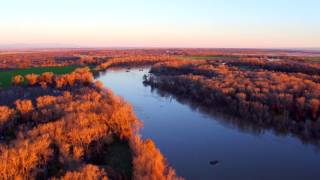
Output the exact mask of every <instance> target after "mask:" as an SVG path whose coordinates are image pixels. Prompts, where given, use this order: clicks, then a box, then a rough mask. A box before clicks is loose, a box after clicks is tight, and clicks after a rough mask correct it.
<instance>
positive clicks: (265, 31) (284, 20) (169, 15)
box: [0, 0, 320, 48]
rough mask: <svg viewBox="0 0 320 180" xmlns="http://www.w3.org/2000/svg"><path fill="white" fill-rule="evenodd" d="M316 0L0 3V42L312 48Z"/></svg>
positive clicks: (319, 14) (318, 16) (318, 31)
mask: <svg viewBox="0 0 320 180" xmlns="http://www.w3.org/2000/svg"><path fill="white" fill-rule="evenodd" d="M319 8H320V1H319V0H2V1H0V23H1V25H0V45H2V46H3V45H12V44H17V45H18V44H38V45H41V44H56V45H68V46H81V47H199V48H319V47H320V10H319Z"/></svg>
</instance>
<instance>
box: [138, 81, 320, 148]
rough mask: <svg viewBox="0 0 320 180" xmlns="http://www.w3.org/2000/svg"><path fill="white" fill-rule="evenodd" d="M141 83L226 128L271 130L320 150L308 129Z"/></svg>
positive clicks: (255, 131)
mask: <svg viewBox="0 0 320 180" xmlns="http://www.w3.org/2000/svg"><path fill="white" fill-rule="evenodd" d="M143 85H144V86H146V87H148V86H150V88H151V92H153V93H156V94H157V95H159V96H160V97H163V98H166V99H168V100H169V101H171V100H172V99H175V100H176V101H178V102H179V103H181V104H184V105H187V106H189V107H190V109H191V110H192V111H196V112H199V113H201V114H205V115H207V116H209V117H210V118H211V119H214V120H215V121H218V122H219V123H221V124H222V125H224V126H226V127H228V128H233V129H234V128H236V129H238V130H239V131H241V132H246V133H251V134H253V135H261V134H263V133H265V132H267V131H270V130H271V131H272V133H273V134H275V135H277V136H288V135H289V136H293V137H295V138H298V139H299V140H301V142H302V143H304V144H311V145H313V146H314V147H315V149H316V150H317V151H319V152H320V139H319V138H318V137H317V136H313V132H308V130H304V131H303V130H302V131H296V129H297V127H285V126H281V127H279V126H275V125H273V124H269V123H261V122H260V123H257V122H255V121H252V120H250V119H247V118H238V117H235V116H234V115H229V114H227V113H226V110H225V109H223V107H222V108H214V107H210V106H206V105H203V104H202V103H200V102H197V101H196V100H193V99H192V98H190V97H188V96H186V95H179V94H177V93H174V92H170V91H169V90H165V89H161V88H159V87H154V86H152V85H149V84H146V83H143ZM298 128H299V127H298Z"/></svg>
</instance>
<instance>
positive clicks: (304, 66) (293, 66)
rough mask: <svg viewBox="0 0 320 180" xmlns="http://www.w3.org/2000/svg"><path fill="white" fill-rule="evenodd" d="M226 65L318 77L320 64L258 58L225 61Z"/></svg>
mask: <svg viewBox="0 0 320 180" xmlns="http://www.w3.org/2000/svg"><path fill="white" fill-rule="evenodd" d="M226 64H227V65H230V66H237V67H245V68H249V69H265V70H270V71H279V72H288V73H304V74H309V75H320V64H318V63H311V62H307V61H284V60H277V61H272V59H271V60H265V59H258V58H242V59H241V60H240V61H234V60H232V61H227V62H226Z"/></svg>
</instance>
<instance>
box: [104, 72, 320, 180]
mask: <svg viewBox="0 0 320 180" xmlns="http://www.w3.org/2000/svg"><path fill="white" fill-rule="evenodd" d="M148 71H149V69H148V68H143V69H135V68H134V69H130V70H126V69H110V70H108V71H107V72H105V73H102V74H101V75H100V76H99V77H98V80H100V81H102V82H103V83H104V85H105V86H106V87H108V88H110V89H112V90H113V92H114V93H115V94H117V95H119V96H122V97H123V98H124V99H125V100H126V101H128V102H129V103H131V104H132V105H133V107H134V110H135V113H136V114H137V116H138V118H139V119H141V120H142V121H143V123H144V125H143V128H142V130H141V134H142V137H143V138H151V139H152V140H153V141H154V142H155V143H156V145H157V147H158V148H159V149H160V150H161V152H162V153H163V154H164V155H165V157H166V158H167V160H168V162H169V163H170V164H171V165H172V166H173V167H174V168H175V169H176V172H177V174H178V175H180V176H183V177H185V178H186V179H196V180H198V179H199V180H206V179H208V180H209V179H218V180H220V179H222V180H223V179H245V180H250V179H259V180H261V179H268V180H269V179H272V180H275V179H281V180H283V179H290V180H291V179H303V180H307V179H314V180H316V179H319V178H320V150H319V148H316V147H315V145H308V144H303V143H302V142H301V141H300V140H299V139H298V138H295V137H292V136H290V135H286V136H285V135H277V133H274V132H272V131H269V130H264V129H261V128H259V127H254V126H253V127H252V126H246V125H243V124H241V123H235V122H234V121H230V120H227V118H224V117H223V116H221V115H214V114H211V113H208V112H206V111H204V110H201V109H199V108H197V106H196V105H192V104H191V103H189V102H187V101H184V100H181V99H179V100H178V99H177V98H175V97H172V96H169V95H168V94H165V93H162V92H159V91H156V90H152V89H151V88H150V87H149V86H144V85H143V83H142V78H143V75H144V74H147V73H148ZM210 162H211V164H210ZM213 162H214V163H213Z"/></svg>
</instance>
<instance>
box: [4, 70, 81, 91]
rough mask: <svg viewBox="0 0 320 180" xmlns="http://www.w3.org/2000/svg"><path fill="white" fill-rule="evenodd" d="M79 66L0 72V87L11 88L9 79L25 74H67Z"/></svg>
mask: <svg viewBox="0 0 320 180" xmlns="http://www.w3.org/2000/svg"><path fill="white" fill-rule="evenodd" d="M78 67H79V66H76V65H72V66H63V67H34V68H27V69H14V70H0V87H9V86H11V79H12V77H13V76H15V75H22V76H24V75H26V74H31V73H35V74H42V73H44V72H53V73H55V74H67V73H69V72H72V71H73V70H75V69H76V68H78Z"/></svg>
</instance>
